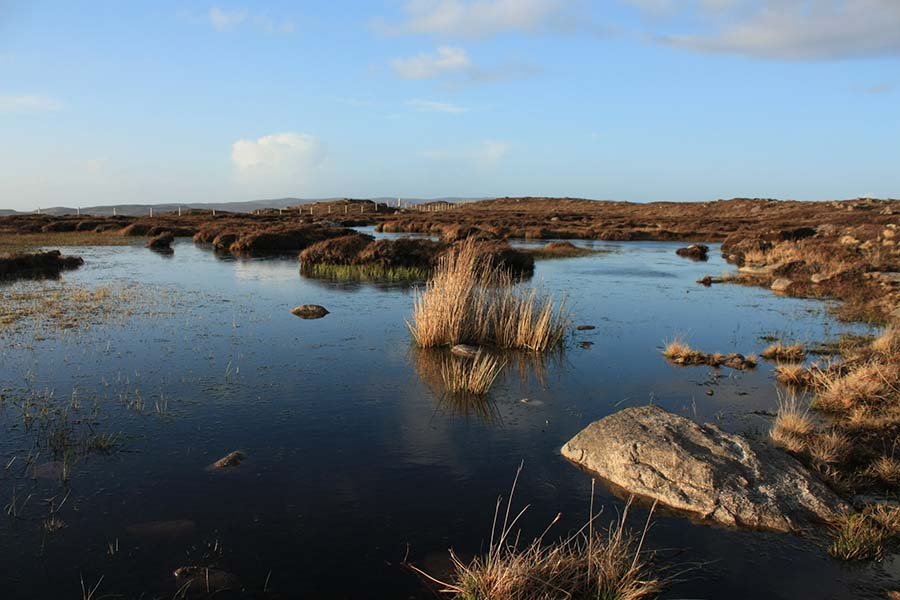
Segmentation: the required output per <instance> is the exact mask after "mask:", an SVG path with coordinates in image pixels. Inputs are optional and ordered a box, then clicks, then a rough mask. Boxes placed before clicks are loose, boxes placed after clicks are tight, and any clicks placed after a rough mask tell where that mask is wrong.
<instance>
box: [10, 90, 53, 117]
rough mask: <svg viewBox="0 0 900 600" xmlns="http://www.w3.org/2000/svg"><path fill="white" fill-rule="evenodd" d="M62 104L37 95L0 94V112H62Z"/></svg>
mask: <svg viewBox="0 0 900 600" xmlns="http://www.w3.org/2000/svg"><path fill="white" fill-rule="evenodd" d="M62 108H63V103H62V102H60V101H59V100H56V99H55V98H50V97H48V96H41V95H37V94H0V112H4V113H35V112H55V111H58V110H62Z"/></svg>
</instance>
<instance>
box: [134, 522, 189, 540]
mask: <svg viewBox="0 0 900 600" xmlns="http://www.w3.org/2000/svg"><path fill="white" fill-rule="evenodd" d="M196 527H197V525H196V523H194V522H193V521H191V520H189V519H177V520H175V521H149V522H147V523H137V524H135V525H129V526H128V527H126V528H125V531H127V532H128V533H130V534H132V535H137V536H141V537H163V538H175V537H181V536H187V535H191V534H192V533H194V529H196Z"/></svg>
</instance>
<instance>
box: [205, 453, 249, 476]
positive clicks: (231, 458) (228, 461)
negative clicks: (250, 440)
mask: <svg viewBox="0 0 900 600" xmlns="http://www.w3.org/2000/svg"><path fill="white" fill-rule="evenodd" d="M245 458H247V455H246V454H244V453H243V452H241V451H240V450H235V451H234V452H229V453H228V454H226V455H225V456H223V457H222V458H220V459H219V460H217V461H216V462H214V463H213V464H211V465H209V466H208V467H206V469H207V470H208V471H217V470H219V469H225V468H227V467H236V466H238V465H239V464H241V462H242V461H243V460H244V459H245Z"/></svg>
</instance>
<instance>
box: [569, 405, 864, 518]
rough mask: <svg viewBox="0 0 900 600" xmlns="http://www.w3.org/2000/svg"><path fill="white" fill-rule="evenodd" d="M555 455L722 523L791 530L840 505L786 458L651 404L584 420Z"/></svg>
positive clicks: (832, 514) (831, 514)
mask: <svg viewBox="0 0 900 600" xmlns="http://www.w3.org/2000/svg"><path fill="white" fill-rule="evenodd" d="M562 454H563V456H565V457H566V458H568V459H569V460H571V461H573V462H575V463H577V464H579V465H581V466H583V467H585V468H586V469H588V470H590V471H593V472H595V473H597V474H598V475H600V476H601V477H602V478H603V479H605V480H607V481H608V482H610V483H612V484H613V485H614V486H616V487H618V488H621V489H623V490H625V491H626V492H629V493H632V494H635V495H637V496H642V497H645V498H649V499H653V500H658V501H659V502H660V503H661V504H664V505H666V506H669V507H671V508H675V509H678V510H683V511H686V512H689V513H693V514H695V515H699V516H700V517H702V518H705V519H709V520H711V521H716V522H718V523H723V524H725V525H733V526H743V527H751V528H756V529H768V530H775V531H796V530H798V529H802V528H804V527H806V526H808V525H810V524H811V523H815V522H831V521H834V520H835V519H837V518H838V517H839V516H840V515H841V514H842V513H844V512H845V511H846V510H848V507H847V506H846V505H845V504H844V502H843V501H841V499H840V498H838V497H837V495H836V494H835V493H834V492H832V491H831V490H830V489H829V488H828V487H826V486H825V484H824V483H822V482H821V481H819V480H818V479H816V478H815V476H814V475H812V473H810V472H809V471H808V470H807V469H806V468H805V467H804V466H803V465H801V464H800V463H799V462H798V461H797V460H796V459H794V458H793V457H792V456H790V455H788V454H786V453H784V452H782V451H780V450H778V449H776V448H773V447H771V446H768V445H766V444H763V443H761V442H754V441H751V440H748V439H746V438H744V437H741V436H739V435H733V434H729V433H725V432H723V431H722V430H720V429H719V428H718V427H716V426H715V425H711V424H706V425H698V424H696V423H694V422H693V421H691V420H689V419H686V418H684V417H681V416H678V415H675V414H672V413H670V412H667V411H665V410H663V409H661V408H659V407H657V406H643V407H639V408H626V409H625V410H622V411H620V412H617V413H615V414H613V415H610V416H608V417H606V418H604V419H600V420H599V421H595V422H593V423H591V424H590V425H588V426H587V427H586V428H585V429H584V430H582V431H581V432H580V433H579V434H578V435H576V436H575V437H573V438H572V439H571V440H569V441H568V442H567V443H566V445H565V446H563V447H562Z"/></svg>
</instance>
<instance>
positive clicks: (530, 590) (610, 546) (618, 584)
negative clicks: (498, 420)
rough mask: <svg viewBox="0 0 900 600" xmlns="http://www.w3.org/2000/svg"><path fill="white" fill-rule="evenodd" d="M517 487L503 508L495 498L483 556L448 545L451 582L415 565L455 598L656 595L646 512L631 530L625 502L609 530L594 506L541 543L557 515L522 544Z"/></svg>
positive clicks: (612, 599) (661, 582)
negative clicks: (580, 521)
mask: <svg viewBox="0 0 900 600" xmlns="http://www.w3.org/2000/svg"><path fill="white" fill-rule="evenodd" d="M519 472H521V467H519ZM518 476H519V475H518V473H517V474H516V481H518ZM515 487H516V484H515V482H514V483H513V489H512V493H511V494H510V498H509V500H508V501H507V503H506V507H505V512H504V513H503V514H501V509H502V502H501V500H498V501H497V506H496V508H495V511H494V525H493V527H492V528H491V542H490V546H489V549H488V552H487V554H486V555H485V556H480V557H476V558H474V559H473V560H472V561H471V562H463V561H462V560H461V559H460V558H459V557H458V556H457V555H456V554H455V553H453V551H451V553H450V555H451V559H452V562H453V568H454V573H453V576H452V579H451V581H450V582H444V581H439V580H437V579H435V578H433V577H431V576H430V575H428V574H426V573H424V572H423V571H421V570H419V569H417V568H415V567H413V569H415V570H416V571H417V572H418V573H420V574H421V575H423V576H424V577H425V578H427V579H428V580H429V581H431V582H434V583H437V584H438V585H440V586H441V590H440V591H441V592H442V593H444V594H448V595H450V596H452V597H453V598H456V599H458V600H557V599H559V598H571V599H579V600H581V599H583V600H588V599H591V600H598V599H599V600H607V599H608V600H641V599H643V598H653V597H656V596H657V595H658V594H659V593H660V592H661V591H662V590H663V588H664V587H665V585H666V584H667V583H668V581H667V580H666V579H665V578H663V577H660V576H657V575H654V574H653V573H652V572H651V569H650V564H649V561H650V559H651V557H650V556H648V554H647V553H646V552H644V550H643V543H644V538H645V536H646V533H647V528H648V527H649V518H648V521H647V524H646V525H645V527H644V530H643V533H642V534H641V536H640V537H636V536H634V535H633V534H632V533H631V532H629V530H628V529H627V528H626V527H625V521H626V518H627V515H628V507H626V509H625V511H624V514H623V515H622V517H621V519H619V520H618V521H617V522H615V523H614V524H613V525H612V526H611V527H610V529H609V530H606V531H595V528H594V525H593V522H594V520H595V519H596V517H597V515H594V514H593V511H592V514H591V515H590V518H589V520H588V522H587V523H586V524H585V525H584V526H583V527H582V528H581V529H580V530H578V531H577V532H575V533H574V534H572V535H570V536H568V537H566V538H563V539H560V540H559V541H556V542H554V543H549V544H548V543H545V542H544V537H545V536H546V534H547V532H548V531H549V530H550V528H551V527H552V526H553V525H554V524H555V523H556V522H557V521H558V520H559V518H560V515H557V517H556V519H554V520H553V522H551V523H550V525H549V526H548V527H547V529H546V530H544V533H543V534H541V535H540V536H539V537H537V538H536V539H534V540H533V541H532V542H531V543H530V544H527V545H524V546H523V545H522V544H520V540H519V536H520V532H518V530H516V529H515V528H516V524H517V523H518V521H519V519H520V518H521V517H522V515H523V514H524V513H525V510H526V509H527V507H526V508H525V509H522V510H521V511H520V512H519V513H518V514H516V515H515V516H513V514H512V498H513V494H514V493H515ZM651 514H652V510H651ZM501 518H502V524H500V519H501ZM498 525H499V529H498Z"/></svg>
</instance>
